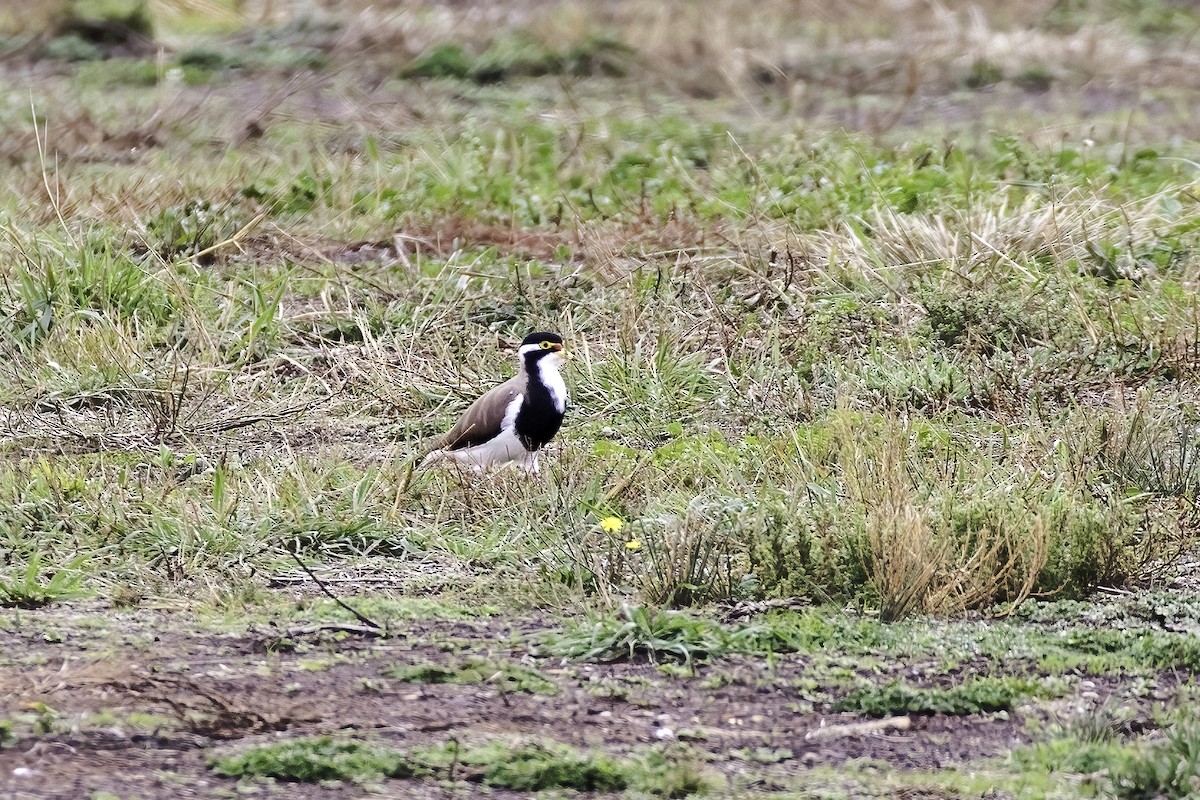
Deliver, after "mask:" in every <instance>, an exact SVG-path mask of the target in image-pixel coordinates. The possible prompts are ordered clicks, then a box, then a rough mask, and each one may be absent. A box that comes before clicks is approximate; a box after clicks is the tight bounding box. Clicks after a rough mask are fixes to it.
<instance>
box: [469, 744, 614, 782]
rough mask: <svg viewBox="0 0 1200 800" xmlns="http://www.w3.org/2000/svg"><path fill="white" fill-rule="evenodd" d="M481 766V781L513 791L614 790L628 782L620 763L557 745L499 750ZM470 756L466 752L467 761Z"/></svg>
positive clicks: (534, 745) (532, 745) (531, 745)
mask: <svg viewBox="0 0 1200 800" xmlns="http://www.w3.org/2000/svg"><path fill="white" fill-rule="evenodd" d="M498 755H501V757H499V758H494V759H492V760H491V761H490V763H487V764H486V765H483V767H484V770H483V783H484V785H486V786H494V787H496V788H499V789H511V790H512V791H515V792H540V791H544V790H546V789H560V788H561V789H574V790H576V791H580V792H616V791H620V790H622V789H624V788H625V787H626V786H627V785H628V779H627V777H626V774H625V770H624V768H623V767H622V765H621V764H620V763H618V762H616V761H613V760H612V759H609V758H607V757H606V756H599V755H585V754H582V753H580V752H579V751H577V750H575V749H574V748H572V747H568V746H566V745H560V744H547V743H542V744H537V743H535V744H529V745H525V746H523V747H517V748H514V749H511V750H507V752H503V753H498ZM471 758H472V756H471V755H470V754H468V756H467V759H465V760H467V761H468V763H470V759H471Z"/></svg>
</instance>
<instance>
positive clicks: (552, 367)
mask: <svg viewBox="0 0 1200 800" xmlns="http://www.w3.org/2000/svg"><path fill="white" fill-rule="evenodd" d="M560 364H562V356H560V355H558V354H557V353H555V354H554V355H549V356H546V357H545V358H542V359H540V360H539V361H538V362H537V370H538V377H540V378H541V379H542V383H543V384H544V385H545V387H546V388H547V389H549V390H550V400H551V402H553V403H554V408H555V410H556V411H558V413H560V414H563V413H565V412H566V410H567V384H566V382H565V381H563V378H562V375H560V374H558V367H559V365H560Z"/></svg>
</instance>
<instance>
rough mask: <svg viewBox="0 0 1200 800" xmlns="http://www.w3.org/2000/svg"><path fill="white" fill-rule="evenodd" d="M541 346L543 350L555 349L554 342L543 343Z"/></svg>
mask: <svg viewBox="0 0 1200 800" xmlns="http://www.w3.org/2000/svg"><path fill="white" fill-rule="evenodd" d="M539 346H540V347H541V348H542V349H543V350H549V349H550V348H551V347H553V346H554V343H553V342H542V343H541V345H539Z"/></svg>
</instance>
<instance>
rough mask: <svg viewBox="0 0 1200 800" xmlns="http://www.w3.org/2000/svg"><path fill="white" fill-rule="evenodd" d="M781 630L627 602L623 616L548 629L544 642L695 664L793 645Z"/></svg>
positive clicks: (574, 654) (588, 654) (577, 654)
mask: <svg viewBox="0 0 1200 800" xmlns="http://www.w3.org/2000/svg"><path fill="white" fill-rule="evenodd" d="M782 630H783V629H782V628H781V629H780V631H782ZM780 631H777V630H775V629H774V628H773V627H771V626H769V625H746V626H741V627H735V628H726V627H724V626H722V625H720V624H718V623H716V622H713V621H712V620H706V619H700V618H697V617H693V616H691V615H688V614H685V613H683V612H680V611H663V610H656V609H647V608H644V607H642V606H624V607H623V608H622V609H621V617H620V618H601V619H597V620H594V621H592V622H591V623H588V624H580V625H576V626H573V627H571V628H568V629H567V630H566V631H564V632H562V633H555V634H550V635H547V636H546V637H545V639H544V642H543V647H544V648H545V651H546V652H547V653H549V654H550V655H556V656H567V657H571V658H582V659H584V660H588V661H625V660H629V661H632V660H636V659H639V658H644V659H646V660H648V661H651V662H655V661H659V660H662V659H671V660H674V661H678V662H680V663H683V664H692V663H693V662H695V661H708V660H711V659H714V658H719V657H720V656H723V655H725V654H728V653H762V654H765V653H768V652H773V651H775V650H779V651H784V650H788V649H791V643H790V642H789V640H788V637H787V635H786V632H784V633H781V632H780Z"/></svg>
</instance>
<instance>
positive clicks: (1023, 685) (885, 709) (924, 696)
mask: <svg viewBox="0 0 1200 800" xmlns="http://www.w3.org/2000/svg"><path fill="white" fill-rule="evenodd" d="M1050 691H1052V690H1051V689H1050V687H1048V686H1046V685H1045V684H1043V683H1041V682H1039V681H1032V680H1028V679H1025V678H1012V677H1004V678H992V677H982V678H972V679H969V680H966V681H964V682H962V683H960V684H958V685H957V686H952V687H949V688H945V689H943V688H940V687H935V688H924V687H918V686H911V685H909V684H906V683H904V682H902V681H900V680H893V681H889V682H888V683H885V684H884V685H882V686H866V687H863V688H861V689H856V690H854V691H852V692H851V693H850V694H848V695H847V696H846V697H844V698H842V699H841V700H839V701H837V702H836V703H835V704H834V710H835V711H854V712H856V713H859V714H866V715H867V716H871V717H886V716H891V715H894V714H952V715H958V716H961V715H965V714H979V713H984V712H989V711H1008V710H1011V709H1012V708H1013V707H1014V706H1016V705H1018V704H1019V703H1021V702H1023V701H1025V700H1027V699H1029V698H1031V697H1041V696H1045V695H1046V694H1047V692H1050Z"/></svg>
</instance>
